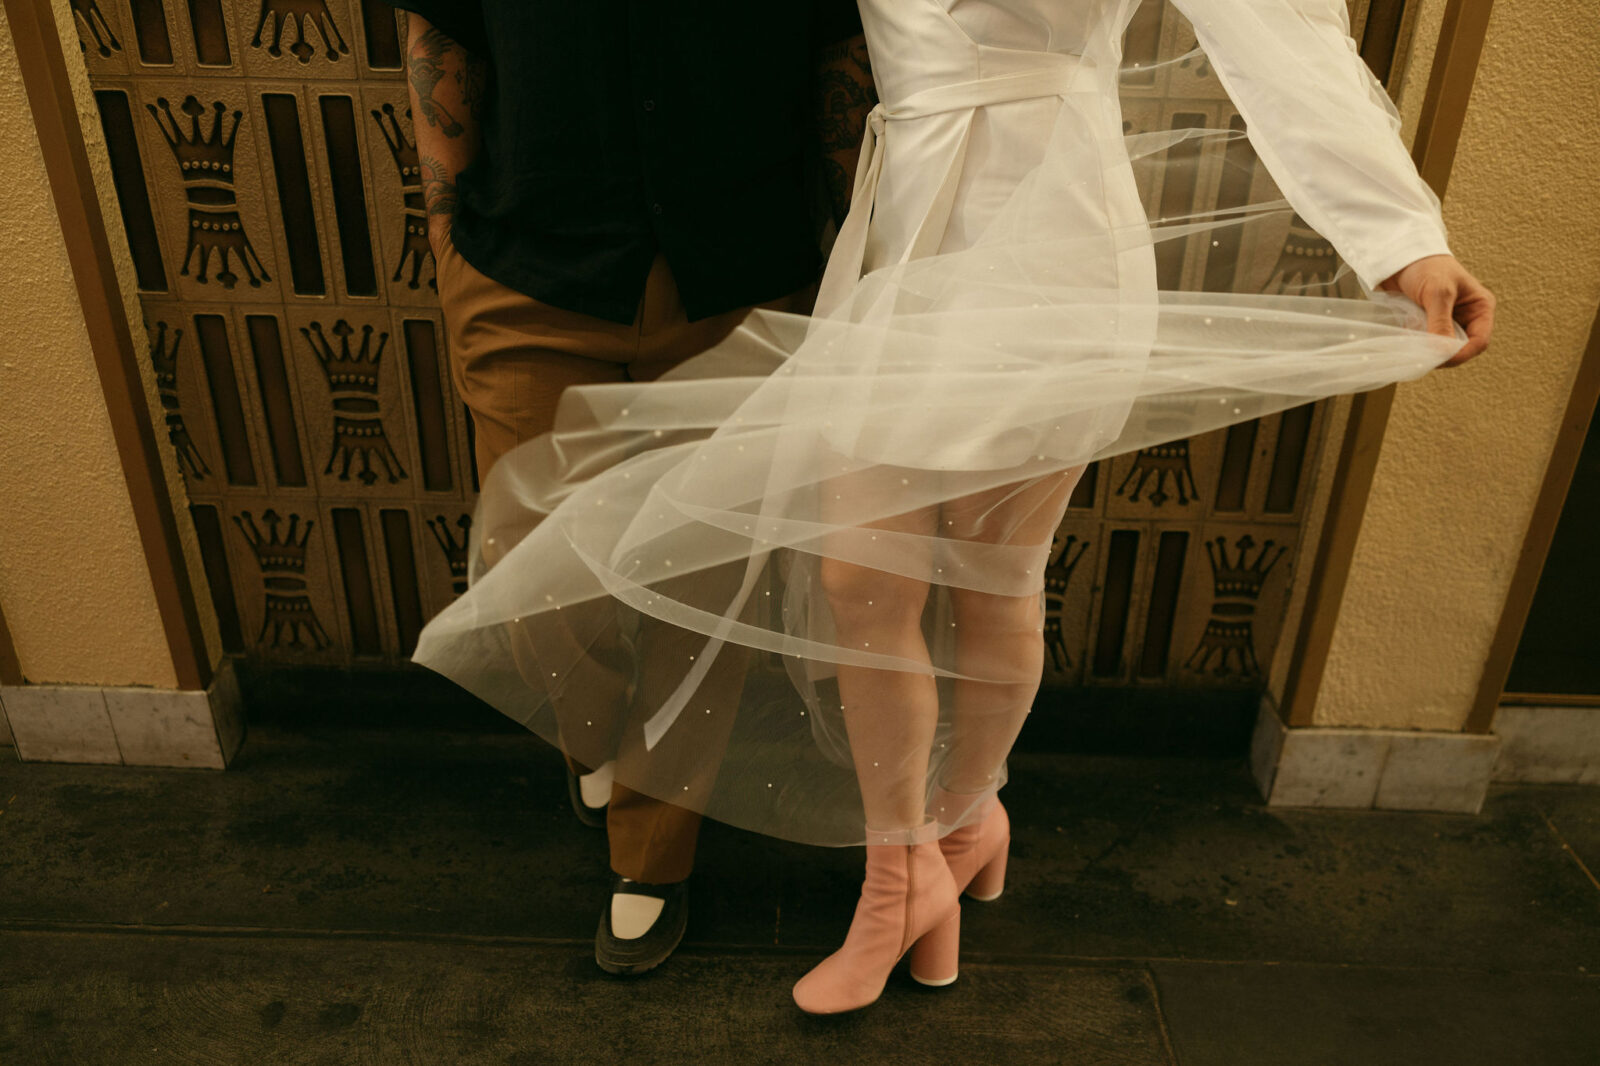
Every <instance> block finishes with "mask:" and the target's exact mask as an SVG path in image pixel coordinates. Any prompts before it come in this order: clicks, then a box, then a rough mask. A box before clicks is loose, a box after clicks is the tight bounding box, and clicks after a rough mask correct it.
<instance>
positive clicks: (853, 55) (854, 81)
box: [817, 36, 878, 219]
mask: <svg viewBox="0 0 1600 1066" xmlns="http://www.w3.org/2000/svg"><path fill="white" fill-rule="evenodd" d="M818 68H819V69H818V73H817V96H818V106H817V126H818V133H819V136H820V138H821V142H822V144H821V147H822V154H823V172H824V174H825V176H826V179H827V183H828V198H829V200H830V202H831V203H832V204H833V210H834V217H835V218H836V219H843V218H844V216H845V214H846V213H847V212H848V211H849V209H850V195H851V193H852V191H853V187H854V175H853V174H852V173H851V166H852V165H853V161H854V156H855V155H856V152H857V150H858V149H859V148H860V147H861V138H862V136H863V135H864V134H865V132H866V122H867V112H869V111H871V110H872V108H873V105H875V104H876V103H877V102H878V94H877V91H876V89H875V88H874V86H873V83H872V60H871V58H870V57H869V56H868V54H867V43H866V41H865V39H863V38H861V37H859V36H858V37H854V38H852V39H850V40H847V41H840V42H839V43H838V44H834V45H830V46H828V47H827V48H825V49H823V50H822V52H821V53H820V54H819V55H818Z"/></svg>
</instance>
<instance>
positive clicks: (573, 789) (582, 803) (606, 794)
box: [567, 762, 615, 829]
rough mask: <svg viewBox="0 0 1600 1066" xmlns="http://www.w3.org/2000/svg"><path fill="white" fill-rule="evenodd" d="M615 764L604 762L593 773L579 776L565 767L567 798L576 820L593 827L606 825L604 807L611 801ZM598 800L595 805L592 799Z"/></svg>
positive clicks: (600, 827) (598, 827)
mask: <svg viewBox="0 0 1600 1066" xmlns="http://www.w3.org/2000/svg"><path fill="white" fill-rule="evenodd" d="M614 767H615V764H614V763H609V762H608V763H606V764H605V765H604V766H602V767H600V769H598V770H596V771H594V772H593V773H589V774H584V775H582V776H581V777H580V776H579V775H577V774H575V773H573V772H572V767H570V766H569V767H567V798H568V799H569V800H571V801H572V811H573V813H574V814H576V815H577V816H578V821H580V822H582V823H583V824H584V825H586V826H589V827H590V828H593V829H604V828H605V827H606V808H607V807H608V806H609V805H610V803H611V781H612V778H613V776H614V774H613V770H614ZM594 800H599V805H598V806H596V805H595V804H594V803H593V802H592V801H594Z"/></svg>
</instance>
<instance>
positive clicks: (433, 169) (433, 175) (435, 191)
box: [419, 155, 456, 221]
mask: <svg viewBox="0 0 1600 1066" xmlns="http://www.w3.org/2000/svg"><path fill="white" fill-rule="evenodd" d="M419 162H420V163H421V168H422V201H423V203H425V204H426V205H427V210H428V217H429V218H432V217H434V216H436V215H437V216H442V217H443V218H444V219H446V220H447V221H448V220H450V219H452V218H454V217H455V213H456V183H455V175H454V174H452V173H450V170H449V168H447V167H446V166H445V165H444V164H443V163H441V162H439V161H438V160H437V159H435V158H433V156H431V155H425V156H423V157H422V159H421V160H419Z"/></svg>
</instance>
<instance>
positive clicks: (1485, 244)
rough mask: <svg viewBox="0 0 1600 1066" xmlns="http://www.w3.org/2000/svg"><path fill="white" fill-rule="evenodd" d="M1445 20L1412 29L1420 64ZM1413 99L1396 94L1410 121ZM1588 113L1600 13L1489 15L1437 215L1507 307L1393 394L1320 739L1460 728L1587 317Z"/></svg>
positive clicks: (1594, 226) (1529, 7)
mask: <svg viewBox="0 0 1600 1066" xmlns="http://www.w3.org/2000/svg"><path fill="white" fill-rule="evenodd" d="M1442 6H1443V4H1442V0H1430V3H1429V7H1430V8H1432V9H1433V11H1432V12H1427V11H1425V12H1424V14H1425V15H1430V16H1431V17H1427V18H1424V19H1422V20H1421V22H1420V25H1419V33H1418V37H1419V43H1420V42H1426V44H1424V45H1423V47H1425V48H1426V49H1427V50H1428V51H1431V42H1432V37H1433V36H1434V35H1436V33H1437V31H1436V30H1432V29H1430V27H1433V26H1437V24H1438V22H1437V17H1436V14H1437V11H1438V10H1439V9H1442ZM1423 65H1424V66H1425V65H1426V64H1425V63H1424V64H1423ZM1423 88H1424V86H1423V85H1422V84H1421V82H1420V79H1419V80H1418V81H1414V82H1412V83H1410V84H1409V85H1408V86H1407V90H1408V91H1407V94H1406V95H1407V99H1406V100H1405V104H1406V105H1408V106H1407V107H1406V108H1404V110H1407V111H1413V114H1414V110H1413V109H1414V107H1415V105H1416V104H1417V103H1418V102H1419V94H1420V92H1421V91H1422V89H1423ZM1413 94H1418V95H1413ZM1597 101H1600V7H1597V6H1596V5H1593V4H1573V3H1570V2H1568V0H1514V2H1513V0H1499V2H1498V3H1496V4H1495V5H1494V9H1493V13H1492V17H1491V22H1490V25H1489V33H1488V39H1487V42H1486V44H1485V47H1484V51H1483V57H1482V61H1481V65H1480V67H1479V70H1478V75H1477V79H1476V82H1475V85H1474V88H1473V93H1472V98H1471V102H1470V104H1469V107H1468V111H1467V117H1466V125H1465V127H1464V129H1463V131H1462V136H1461V142H1460V146H1459V148H1458V151H1457V154H1456V159H1455V166H1454V170H1453V172H1452V175H1451V178H1450V184H1449V188H1448V190H1447V193H1446V196H1445V200H1444V210H1445V222H1446V224H1447V226H1448V227H1449V230H1450V235H1451V244H1452V246H1453V248H1454V250H1455V252H1456V254H1457V256H1458V257H1459V258H1460V259H1461V260H1462V261H1463V262H1464V263H1465V264H1466V265H1467V268H1468V269H1469V270H1472V271H1473V272H1474V273H1475V274H1477V275H1478V276H1479V277H1480V278H1482V279H1483V280H1484V282H1485V283H1486V284H1488V285H1489V286H1490V288H1491V289H1493V290H1494V292H1495V293H1496V295H1497V296H1498V297H1499V299H1500V307H1499V320H1498V324H1497V327H1496V333H1495V340H1494V344H1493V347H1492V348H1491V349H1490V351H1489V352H1488V353H1487V354H1485V355H1483V356H1480V357H1479V358H1478V359H1476V360H1473V361H1472V362H1470V363H1468V364H1467V365H1466V366H1463V367H1458V368H1454V369H1449V370H1442V371H1435V372H1433V373H1432V374H1429V375H1428V376H1427V377H1426V378H1423V379H1422V380H1420V381H1417V382H1413V383H1408V384H1405V385H1402V386H1400V388H1399V390H1398V393H1397V397H1396V402H1395V406H1394V411H1393V414H1392V416H1391V418H1390V422H1389V428H1388V432H1387V435H1386V436H1385V439H1384V443H1383V449H1382V452H1381V455H1380V459H1379V463H1378V468H1377V473H1376V478H1375V482H1374V485H1373V491H1372V496H1371V500H1370V504H1369V506H1368V509H1367V513H1366V517H1365V520H1364V522H1363V524H1362V528H1361V533H1360V537H1359V539H1358V542H1357V547H1356V554H1355V560H1354V566H1353V571H1352V573H1351V576H1350V582H1349V584H1348V586H1347V588H1346V591H1345V597H1344V602H1343V604H1342V605H1341V608H1340V613H1339V624H1338V628H1337V631H1336V633H1335V637H1334V641H1333V646H1332V649H1331V653H1330V659H1329V662H1328V669H1327V673H1326V675H1325V678H1324V682H1323V688H1322V691H1321V693H1320V695H1319V698H1318V701H1317V706H1316V722H1317V724H1319V725H1329V726H1356V725H1359V726H1384V727H1391V728H1415V729H1444V730H1452V729H1459V728H1460V727H1461V725H1462V724H1463V722H1464V720H1465V718H1466V715H1467V713H1468V710H1469V709H1470V706H1471V703H1472V700H1473V697H1474V695H1475V693H1476V690H1477V685H1478V681H1479V677H1480V676H1481V673H1482V664H1483V661H1484V657H1485V656H1486V654H1487V652H1488V649H1489V645H1490V642H1491V640H1492V639H1493V637H1494V633H1495V627H1496V625H1497V623H1498V621H1499V617H1500V610H1501V607H1502V605H1503V603H1504V601H1505V597H1506V592H1507V590H1508V588H1509V585H1510V580H1511V576H1512V573H1513V570H1514V568H1515V566H1516V562H1517V557H1518V553H1519V552H1520V550H1521V547H1522V540H1523V533H1524V530H1525V529H1526V528H1527V523H1528V520H1529V517H1530V514H1531V512H1532V507H1533V502H1534V499H1535V497H1536V496H1537V494H1538V492H1539V488H1540V485H1541V482H1542V479H1543V476H1544V471H1545V466H1546V464H1547V462H1548V458H1549V454H1550V449H1551V447H1552V444H1553V442H1554V438H1555V432H1556V428H1557V425H1558V422H1559V420H1560V418H1561V415H1562V412H1563V411H1564V409H1565V406H1566V402H1567V397H1568V395H1569V393H1570V391H1571V387H1572V381H1573V376H1574V374H1575V373H1576V370H1577V365H1578V360H1579V358H1580V356H1581V354H1582V350H1583V346H1584V342H1585V340H1586V338H1587V335H1588V331H1589V328H1590V324H1591V322H1592V321H1593V318H1594V314H1595V308H1596V304H1597V303H1600V197H1597V196H1596V194H1595V184H1594V164H1593V160H1592V158H1590V157H1591V155H1592V148H1593V145H1594V144H1595V141H1596V137H1597V136H1600V108H1597V107H1596V106H1595V105H1596V103H1597Z"/></svg>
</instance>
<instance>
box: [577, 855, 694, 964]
mask: <svg viewBox="0 0 1600 1066" xmlns="http://www.w3.org/2000/svg"><path fill="white" fill-rule="evenodd" d="M656 901H659V902H660V907H659V908H657V907H656V906H655V903H656ZM652 911H653V912H655V913H654V914H653V916H652V913H651V912H652ZM688 924H689V882H688V881H678V882H675V883H673V884H667V885H647V884H644V883H643V882H640V881H631V880H629V879H628V878H626V877H621V876H619V877H618V878H617V879H616V882H615V883H614V884H613V885H612V888H611V898H610V899H609V900H607V901H606V907H605V910H603V911H602V912H601V913H600V928H599V930H597V931H596V933H595V935H594V961H595V962H597V963H599V964H600V968H601V969H602V970H604V971H606V972H607V973H614V974H636V973H644V972H645V971H646V970H653V969H655V968H656V967H657V966H659V965H661V963H662V962H664V961H665V960H666V958H667V956H668V955H671V954H672V952H673V950H674V949H676V948H677V946H678V944H679V942H681V941H682V940H683V931H684V929H685V928H686V927H687V926H688ZM619 933H620V934H621V935H618V934H619Z"/></svg>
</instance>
